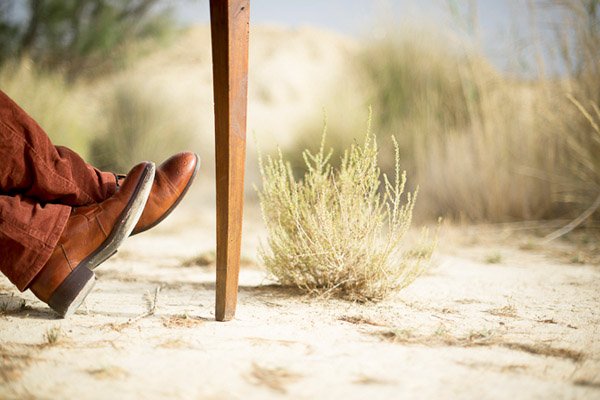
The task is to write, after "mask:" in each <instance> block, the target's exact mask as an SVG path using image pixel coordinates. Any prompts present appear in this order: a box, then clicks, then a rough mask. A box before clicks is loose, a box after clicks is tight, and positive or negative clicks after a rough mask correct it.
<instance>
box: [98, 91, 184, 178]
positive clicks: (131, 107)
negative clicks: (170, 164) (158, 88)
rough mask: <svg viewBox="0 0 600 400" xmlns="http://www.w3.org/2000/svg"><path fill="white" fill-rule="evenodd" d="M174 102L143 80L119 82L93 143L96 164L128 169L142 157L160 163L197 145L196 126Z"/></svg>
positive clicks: (111, 95) (106, 168)
mask: <svg viewBox="0 0 600 400" xmlns="http://www.w3.org/2000/svg"><path fill="white" fill-rule="evenodd" d="M171 104H174V103H173V102H170V101H168V100H165V98H164V97H163V96H161V97H160V98H158V97H157V96H156V95H155V93H152V92H151V91H150V90H145V89H144V87H143V86H142V85H141V84H139V83H138V84H123V85H117V86H116V87H115V88H114V90H113V91H112V92H111V93H110V94H109V98H108V100H107V101H106V102H105V108H104V110H103V111H102V115H103V118H104V124H103V125H102V126H101V127H100V128H99V131H100V132H99V134H98V136H97V137H96V138H95V139H94V140H93V141H92V144H91V149H90V157H91V161H92V164H94V165H95V166H97V167H98V168H100V169H105V170H112V171H121V172H127V171H128V170H129V168H131V167H132V166H133V165H134V164H136V163H138V162H140V161H141V160H151V161H156V162H159V161H161V160H163V159H165V158H166V157H168V156H170V155H171V154H173V153H176V152H178V151H182V150H187V149H189V148H190V146H192V147H193V141H192V135H191V133H192V131H193V128H192V127H191V126H189V124H188V123H186V121H185V120H182V119H180V118H179V114H178V112H177V109H176V107H175V106H172V105H171Z"/></svg>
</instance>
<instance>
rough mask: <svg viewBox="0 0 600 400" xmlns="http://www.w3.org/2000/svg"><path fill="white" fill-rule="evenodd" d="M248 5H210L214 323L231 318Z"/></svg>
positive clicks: (219, 0) (222, 0) (224, 0)
mask: <svg viewBox="0 0 600 400" xmlns="http://www.w3.org/2000/svg"><path fill="white" fill-rule="evenodd" d="M249 17H250V1H249V0H210V21H211V37H212V52H213V81H214V87H213V90H214V98H215V152H216V178H217V285H216V310H215V318H216V319H217V321H228V320H230V319H232V318H233V316H234V315H235V306H236V303H237V291H238V276H239V271H240V249H241V241H242V215H243V207H244V161H245V158H246V109H247V95H248V41H249V19H250V18H249Z"/></svg>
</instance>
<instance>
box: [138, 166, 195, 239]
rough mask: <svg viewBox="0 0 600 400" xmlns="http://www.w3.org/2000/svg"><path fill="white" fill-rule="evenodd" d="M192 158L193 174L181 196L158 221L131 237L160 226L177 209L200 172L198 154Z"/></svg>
mask: <svg viewBox="0 0 600 400" xmlns="http://www.w3.org/2000/svg"><path fill="white" fill-rule="evenodd" d="M194 156H195V157H196V167H195V168H194V172H193V173H192V176H191V177H190V180H189V181H188V183H187V184H186V185H185V188H184V189H183V191H182V192H181V194H180V195H179V197H178V198H177V200H175V203H173V205H172V206H171V207H169V209H168V210H167V211H165V213H164V214H163V215H161V216H160V218H159V219H157V220H156V221H154V222H153V223H151V224H150V225H148V226H145V227H144V228H143V229H140V230H139V231H137V232H134V233H132V234H131V236H135V235H137V234H140V233H142V232H146V231H147V230H149V229H152V228H154V227H155V226H156V225H158V224H160V223H161V222H162V221H163V220H164V219H165V218H167V217H168V216H169V214H171V213H172V212H173V210H175V208H177V206H178V205H179V203H181V200H183V198H184V197H185V195H186V193H187V192H188V189H189V188H190V186H192V183H193V182H194V179H195V178H196V174H197V173H198V171H199V170H200V157H198V154H194Z"/></svg>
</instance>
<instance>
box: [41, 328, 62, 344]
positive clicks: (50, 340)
mask: <svg viewBox="0 0 600 400" xmlns="http://www.w3.org/2000/svg"><path fill="white" fill-rule="evenodd" d="M62 336H63V331H62V329H60V326H53V327H52V328H48V330H47V331H46V333H44V340H45V341H46V343H45V344H47V345H50V346H53V345H55V344H57V343H58V341H59V340H60V338H61V337H62Z"/></svg>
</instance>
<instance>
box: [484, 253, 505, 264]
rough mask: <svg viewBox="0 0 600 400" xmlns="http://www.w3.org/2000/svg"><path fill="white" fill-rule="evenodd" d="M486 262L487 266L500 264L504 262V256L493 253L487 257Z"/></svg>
mask: <svg viewBox="0 0 600 400" xmlns="http://www.w3.org/2000/svg"><path fill="white" fill-rule="evenodd" d="M484 261H485V262H486V264H500V263H501V262H502V254H501V253H499V252H493V253H490V254H488V255H487V256H485V258H484Z"/></svg>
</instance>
